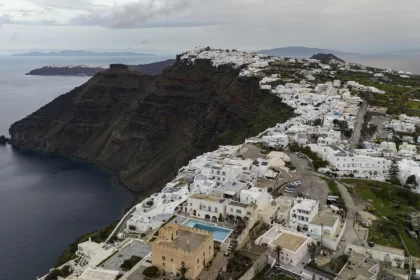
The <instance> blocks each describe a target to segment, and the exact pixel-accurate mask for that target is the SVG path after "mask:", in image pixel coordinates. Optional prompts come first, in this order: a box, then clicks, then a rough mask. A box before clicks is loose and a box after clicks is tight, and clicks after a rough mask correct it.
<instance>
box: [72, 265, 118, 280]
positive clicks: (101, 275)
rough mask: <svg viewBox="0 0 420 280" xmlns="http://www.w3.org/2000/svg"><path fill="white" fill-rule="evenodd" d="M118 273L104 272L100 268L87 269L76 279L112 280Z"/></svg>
mask: <svg viewBox="0 0 420 280" xmlns="http://www.w3.org/2000/svg"><path fill="white" fill-rule="evenodd" d="M118 273H119V271H118V270H117V271H115V270H105V269H101V268H95V269H94V268H90V267H89V268H88V269H86V270H85V271H84V272H83V273H82V275H80V277H79V278H78V279H80V280H114V279H115V277H117V275H118Z"/></svg>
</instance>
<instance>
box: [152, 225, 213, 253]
mask: <svg viewBox="0 0 420 280" xmlns="http://www.w3.org/2000/svg"><path fill="white" fill-rule="evenodd" d="M209 235H210V233H209V234H204V233H198V232H194V231H190V230H186V229H183V228H180V229H179V230H178V237H176V238H175V239H174V240H159V239H158V240H156V242H157V244H159V245H164V246H167V247H170V248H174V249H182V250H184V251H187V252H194V251H195V250H196V249H197V248H198V247H200V245H201V243H203V242H204V240H206V238H207V237H208V236H209Z"/></svg>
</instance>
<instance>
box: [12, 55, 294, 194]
mask: <svg viewBox="0 0 420 280" xmlns="http://www.w3.org/2000/svg"><path fill="white" fill-rule="evenodd" d="M238 73H239V70H238V69H233V68H230V67H228V66H219V67H218V68H215V67H213V66H211V63H210V62H209V61H207V60H197V61H196V62H195V64H193V65H192V64H188V63H184V62H182V61H177V62H176V63H174V64H173V65H172V66H170V67H168V68H167V69H166V70H165V71H164V72H163V74H162V75H160V76H149V75H144V74H140V73H137V72H134V71H131V70H129V69H128V68H125V67H121V66H120V65H118V67H117V66H115V67H111V69H109V70H106V71H104V72H101V73H98V74H96V75H95V76H94V77H93V78H91V79H90V80H89V81H88V82H87V83H85V84H84V85H82V86H80V87H77V88H75V89H74V90H72V91H70V92H69V93H66V94H64V95H61V96H59V97H58V98H56V99H55V100H53V101H52V102H51V103H49V104H47V105H45V106H44V107H42V108H40V109H39V110H38V111H36V112H35V113H33V114H31V115H29V116H28V117H26V118H24V119H23V120H20V121H18V122H16V123H14V124H13V125H12V126H11V128H10V135H11V140H10V142H11V143H12V144H13V145H15V146H17V147H20V148H23V149H31V150H37V151H42V152H47V153H57V154H62V155H66V156H71V157H77V158H81V159H87V160H93V161H96V162H99V163H101V164H103V165H104V166H106V167H108V168H110V169H112V170H113V171H115V172H117V173H118V174H119V177H120V179H121V181H122V183H123V184H124V185H126V186H127V187H129V188H130V189H132V190H134V191H136V192H141V191H146V192H147V193H150V192H153V191H154V190H156V189H157V188H161V187H162V186H163V185H164V184H165V183H167V182H168V181H169V180H171V179H172V178H173V176H174V174H175V173H176V172H177V170H178V169H179V168H180V167H181V166H182V165H185V164H186V163H187V162H188V161H189V160H190V159H192V158H194V157H196V156H198V155H200V154H202V153H204V152H207V151H211V150H213V149H216V148H217V147H218V145H221V144H239V143H242V142H243V141H244V139H245V138H246V137H250V136H254V135H256V134H258V133H260V132H261V131H263V130H264V129H266V128H268V127H270V126H274V125H275V124H276V123H277V122H282V121H284V120H286V119H288V118H289V117H291V116H293V111H292V109H291V108H289V107H288V106H286V105H285V104H283V103H281V99H279V98H278V97H275V96H273V95H271V94H269V93H267V92H264V91H261V90H260V87H259V83H258V79H256V78H249V77H239V76H238Z"/></svg>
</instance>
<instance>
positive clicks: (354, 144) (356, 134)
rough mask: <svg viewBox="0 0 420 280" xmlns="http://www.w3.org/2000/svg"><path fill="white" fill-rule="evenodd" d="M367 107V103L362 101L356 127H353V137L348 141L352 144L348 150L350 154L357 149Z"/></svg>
mask: <svg viewBox="0 0 420 280" xmlns="http://www.w3.org/2000/svg"><path fill="white" fill-rule="evenodd" d="M367 107H368V104H367V102H366V101H363V103H362V106H360V109H359V112H358V113H357V116H356V125H355V126H354V132H353V136H352V137H351V139H350V141H351V142H352V144H350V148H349V152H350V153H353V152H354V149H355V148H356V147H357V144H359V141H360V136H361V133H362V127H363V122H364V117H365V114H366V110H367Z"/></svg>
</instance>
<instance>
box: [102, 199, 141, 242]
mask: <svg viewBox="0 0 420 280" xmlns="http://www.w3.org/2000/svg"><path fill="white" fill-rule="evenodd" d="M134 211H136V206H133V207H132V208H131V209H130V211H128V212H127V213H126V214H125V215H124V217H123V218H122V219H121V220H120V221H119V223H118V225H117V226H116V227H115V228H114V230H113V231H112V232H111V234H110V235H109V236H108V238H107V239H106V240H105V243H107V242H109V241H110V239H111V238H112V236H114V235H115V234H118V233H119V232H120V231H122V230H123V229H124V228H125V225H126V222H127V221H128V220H129V219H130V218H131V215H132V214H133V213H134Z"/></svg>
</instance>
